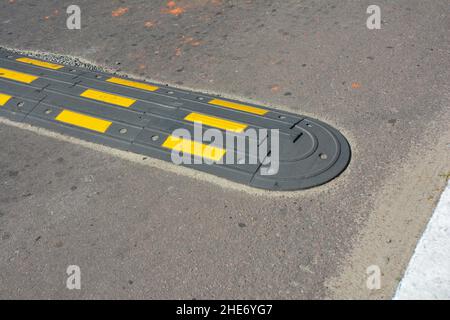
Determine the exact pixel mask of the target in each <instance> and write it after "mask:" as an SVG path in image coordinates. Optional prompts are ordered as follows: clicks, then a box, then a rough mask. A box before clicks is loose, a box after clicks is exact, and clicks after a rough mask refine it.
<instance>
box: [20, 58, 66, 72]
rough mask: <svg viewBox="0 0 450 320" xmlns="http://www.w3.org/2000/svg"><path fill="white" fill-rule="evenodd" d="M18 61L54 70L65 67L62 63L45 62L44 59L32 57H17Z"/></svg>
mask: <svg viewBox="0 0 450 320" xmlns="http://www.w3.org/2000/svg"><path fill="white" fill-rule="evenodd" d="M16 61H19V62H23V63H28V64H32V65H34V66H38V67H43V68H47V69H52V70H58V69H61V68H64V66H62V65H60V64H56V63H50V62H44V61H40V60H36V59H30V58H18V59H16Z"/></svg>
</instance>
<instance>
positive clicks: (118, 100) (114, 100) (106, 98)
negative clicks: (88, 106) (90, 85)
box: [80, 89, 136, 108]
mask: <svg viewBox="0 0 450 320" xmlns="http://www.w3.org/2000/svg"><path fill="white" fill-rule="evenodd" d="M80 96H81V97H85V98H89V99H93V100H97V101H101V102H106V103H111V104H115V105H118V106H121V107H125V108H128V107H130V106H131V105H132V104H133V103H135V102H136V100H134V99H131V98H127V97H123V96H119V95H116V94H112V93H108V92H103V91H98V90H94V89H87V90H86V91H84V92H83V93H82V94H80Z"/></svg>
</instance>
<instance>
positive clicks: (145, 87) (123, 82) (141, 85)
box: [106, 77, 159, 91]
mask: <svg viewBox="0 0 450 320" xmlns="http://www.w3.org/2000/svg"><path fill="white" fill-rule="evenodd" d="M106 81H108V82H112V83H116V84H121V85H123V86H126V87H132V88H138V89H142V90H147V91H155V90H158V89H159V87H157V86H152V85H151V84H146V83H141V82H136V81H130V80H125V79H120V78H115V77H112V78H109V79H108V80H106Z"/></svg>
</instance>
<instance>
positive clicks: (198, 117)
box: [184, 112, 247, 132]
mask: <svg viewBox="0 0 450 320" xmlns="http://www.w3.org/2000/svg"><path fill="white" fill-rule="evenodd" d="M184 120H187V121H191V122H199V123H201V124H205V125H207V126H210V127H215V128H219V129H223V130H228V131H233V132H242V131H244V129H245V128H247V125H246V124H243V123H239V122H235V121H230V120H225V119H222V118H216V117H211V116H207V115H204V114H200V113H195V112H192V113H190V114H188V115H187V116H186V117H185V118H184Z"/></svg>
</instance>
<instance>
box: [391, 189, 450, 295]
mask: <svg viewBox="0 0 450 320" xmlns="http://www.w3.org/2000/svg"><path fill="white" fill-rule="evenodd" d="M406 299H411V300H413V299H427V300H428V299H445V300H447V299H450V181H449V183H448V184H447V187H446V188H445V190H444V192H443V193H442V196H441V199H440V200H439V203H438V205H437V207H436V210H435V211H434V213H433V216H432V217H431V219H430V222H429V223H428V226H427V228H426V229H425V232H424V233H423V235H422V238H421V239H420V240H419V243H418V244H417V247H416V250H415V252H414V254H413V256H412V258H411V261H410V262H409V265H408V268H407V269H406V273H405V276H404V277H403V279H402V281H401V282H400V284H399V286H398V288H397V292H396V293H395V296H394V300H406Z"/></svg>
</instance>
